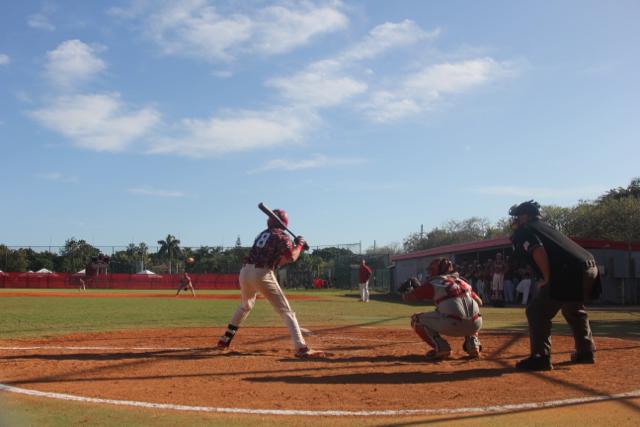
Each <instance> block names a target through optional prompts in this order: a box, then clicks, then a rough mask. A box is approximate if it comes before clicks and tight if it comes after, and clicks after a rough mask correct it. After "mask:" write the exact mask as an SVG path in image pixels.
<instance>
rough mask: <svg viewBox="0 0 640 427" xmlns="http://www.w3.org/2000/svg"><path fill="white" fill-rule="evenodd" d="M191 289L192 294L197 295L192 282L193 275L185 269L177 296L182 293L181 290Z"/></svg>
mask: <svg viewBox="0 0 640 427" xmlns="http://www.w3.org/2000/svg"><path fill="white" fill-rule="evenodd" d="M187 290H190V291H191V295H193V296H194V297H195V296H196V291H195V289H194V288H193V283H191V277H190V276H189V275H188V274H187V272H186V271H185V272H184V273H183V274H182V277H181V278H180V286H179V287H178V292H176V296H178V295H179V294H180V291H185V292H186V291H187Z"/></svg>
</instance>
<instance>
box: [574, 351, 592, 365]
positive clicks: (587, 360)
mask: <svg viewBox="0 0 640 427" xmlns="http://www.w3.org/2000/svg"><path fill="white" fill-rule="evenodd" d="M571 363H580V364H586V365H592V364H594V363H596V359H595V357H594V355H593V351H588V352H586V353H578V352H577V351H574V352H572V353H571Z"/></svg>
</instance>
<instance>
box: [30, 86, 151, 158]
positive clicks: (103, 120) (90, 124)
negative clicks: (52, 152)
mask: <svg viewBox="0 0 640 427" xmlns="http://www.w3.org/2000/svg"><path fill="white" fill-rule="evenodd" d="M30 115H31V117H33V118H34V119H35V120H36V121H38V122H39V123H40V124H41V125H43V126H45V127H47V128H49V129H51V130H53V131H55V132H58V133H60V134H62V135H64V136H65V137H67V138H69V139H71V140H72V141H73V142H74V144H75V145H77V146H79V147H82V148H86V149H89V150H95V151H121V150H124V149H126V148H127V147H128V146H130V145H131V144H132V143H134V142H135V141H136V140H138V139H140V138H143V137H145V136H146V135H147V134H148V133H149V132H150V131H151V130H152V129H153V127H154V126H156V125H157V124H158V123H159V121H160V114H159V113H158V112H157V111H156V110H154V109H153V108H150V107H145V108H142V109H138V110H132V109H130V108H128V107H127V106H126V105H125V104H124V103H123V102H122V100H121V99H120V95H119V94H95V95H74V96H65V97H60V98H58V99H56V100H55V101H54V102H53V103H52V104H51V105H48V106H46V107H44V108H41V109H39V110H35V111H31V112H30Z"/></svg>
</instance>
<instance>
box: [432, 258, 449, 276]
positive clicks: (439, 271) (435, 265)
mask: <svg viewBox="0 0 640 427" xmlns="http://www.w3.org/2000/svg"><path fill="white" fill-rule="evenodd" d="M453 271H454V268H453V263H452V262H451V261H449V260H448V259H447V258H436V259H434V260H433V261H431V263H429V275H431V276H441V275H443V274H449V273H453Z"/></svg>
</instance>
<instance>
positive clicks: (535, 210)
mask: <svg viewBox="0 0 640 427" xmlns="http://www.w3.org/2000/svg"><path fill="white" fill-rule="evenodd" d="M509 215H510V216H514V217H517V216H519V215H529V216H530V217H532V218H539V217H540V204H539V203H538V202H535V201H533V200H529V201H526V202H522V203H520V204H519V205H513V206H511V209H509Z"/></svg>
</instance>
